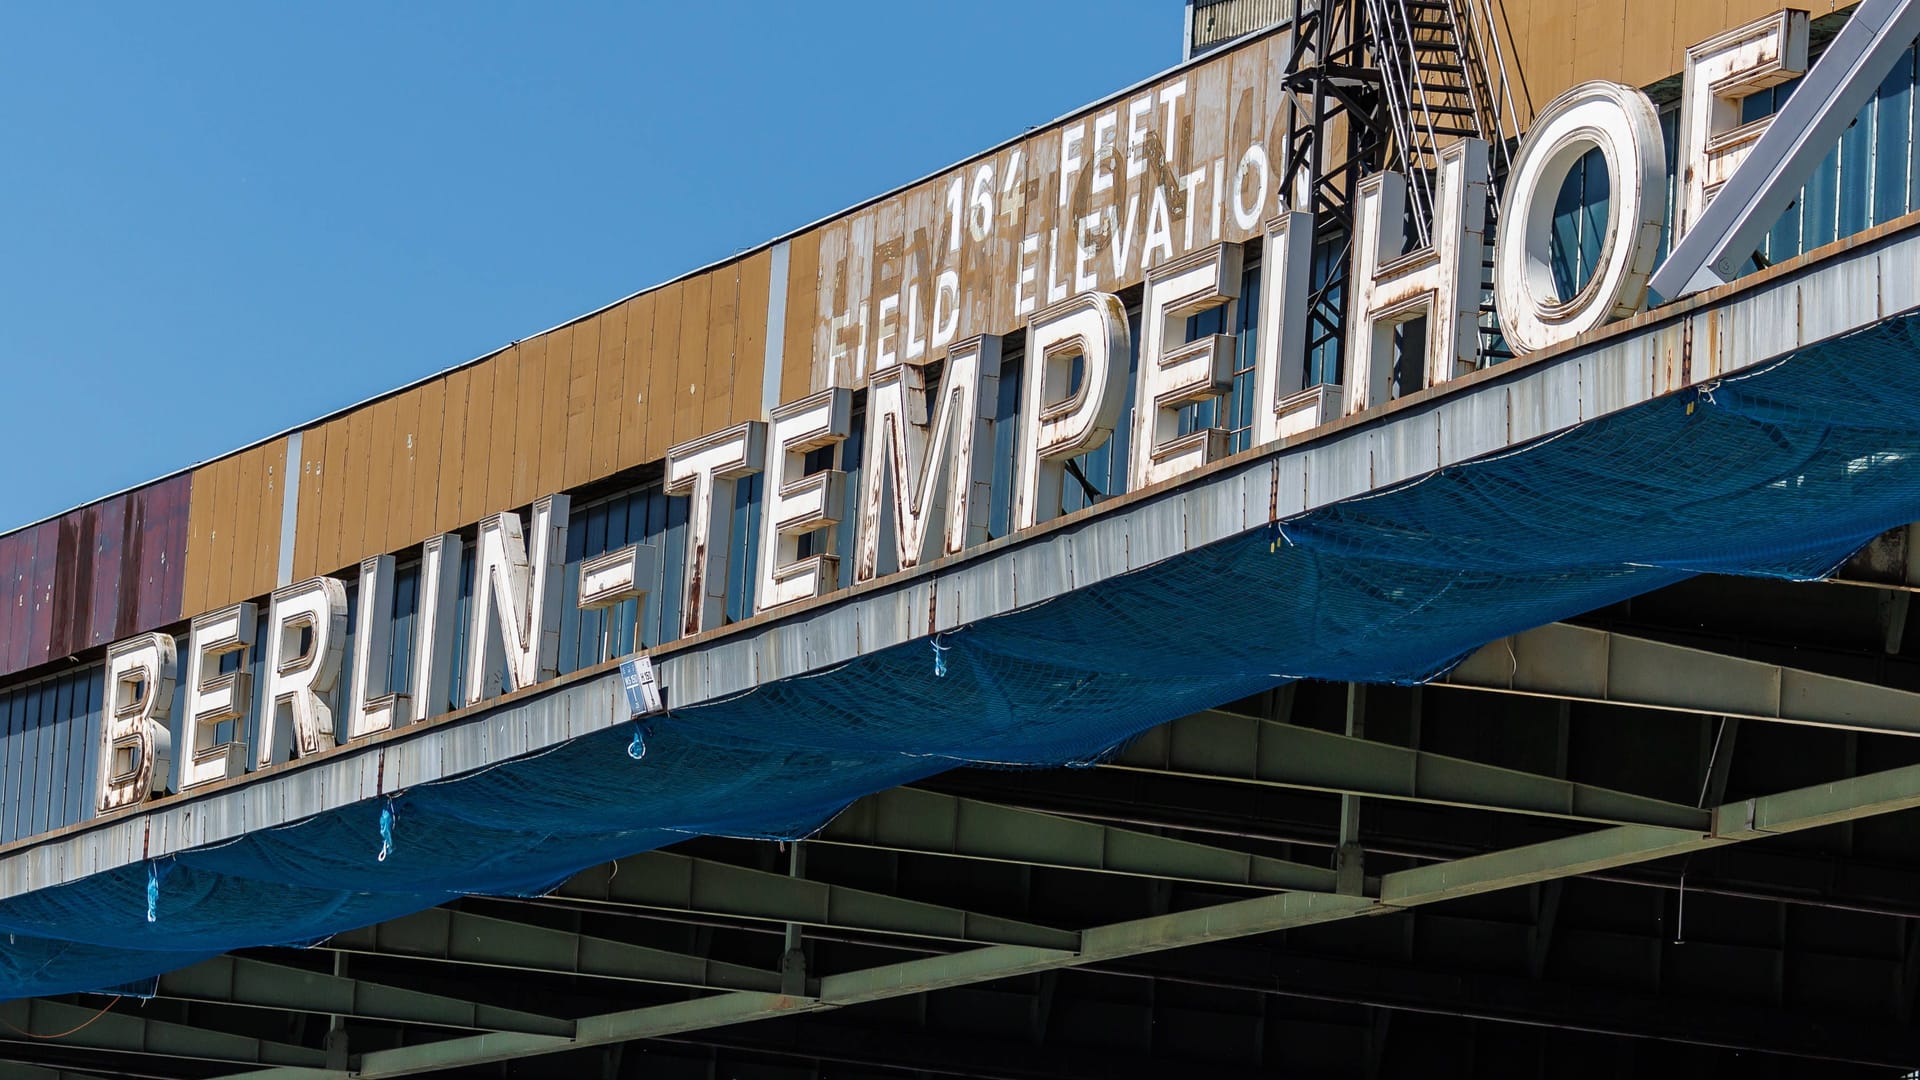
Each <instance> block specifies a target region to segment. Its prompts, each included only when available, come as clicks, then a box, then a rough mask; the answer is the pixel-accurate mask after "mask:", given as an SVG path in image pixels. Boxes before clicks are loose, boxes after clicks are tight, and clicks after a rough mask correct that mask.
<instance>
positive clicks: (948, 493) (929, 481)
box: [853, 337, 1000, 581]
mask: <svg viewBox="0 0 1920 1080" xmlns="http://www.w3.org/2000/svg"><path fill="white" fill-rule="evenodd" d="M999 388H1000V339H999V338H995V337H976V338H969V339H967V340H966V341H960V342H955V343H954V345H953V347H952V348H951V349H949V350H948V351H947V360H946V370H945V371H943V372H942V373H941V378H940V388H939V390H938V392H937V393H936V394H935V395H933V397H932V399H931V400H929V396H928V390H927V369H926V368H925V367H923V366H920V365H916V364H902V365H898V366H895V367H890V368H886V369H884V370H882V371H879V372H876V373H875V374H874V376H873V378H872V379H871V380H870V381H869V382H868V384H867V436H866V459H867V467H866V468H865V469H864V470H862V471H863V473H864V475H863V476H862V477H861V481H860V507H859V519H858V520H859V537H860V544H859V550H858V553H857V555H858V557H857V558H856V560H855V563H854V572H853V579H854V580H855V581H871V580H873V579H874V578H876V577H878V576H880V574H881V573H883V572H888V571H883V567H882V563H881V559H880V550H881V547H882V542H883V536H884V535H885V534H887V533H888V532H891V534H892V536H893V555H894V558H895V562H896V563H897V566H898V568H899V569H902V570H904V569H906V568H907V567H910V566H918V565H919V564H920V563H921V562H923V561H926V560H928V559H937V558H939V557H940V556H942V555H950V554H953V553H954V552H957V551H960V550H962V549H963V548H965V547H966V546H967V545H969V544H975V543H979V542H981V541H983V540H985V539H986V538H987V511H988V507H989V506H990V500H989V498H988V490H989V488H990V486H991V484H992V481H993V420H992V415H991V414H992V410H993V409H994V407H995V404H996V402H997V401H998V399H999V396H1000V392H999ZM888 511H891V513H890V514H889V513H888ZM936 520H942V521H943V522H944V530H943V531H942V530H937V529H936V527H935V525H934V522H935V521H936ZM888 526H891V529H889V528H888ZM890 569H891V568H888V570H890Z"/></svg>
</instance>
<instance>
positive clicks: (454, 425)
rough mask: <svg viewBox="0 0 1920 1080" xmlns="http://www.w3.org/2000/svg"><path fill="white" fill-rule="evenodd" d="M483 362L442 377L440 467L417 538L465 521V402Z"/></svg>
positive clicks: (470, 463)
mask: <svg viewBox="0 0 1920 1080" xmlns="http://www.w3.org/2000/svg"><path fill="white" fill-rule="evenodd" d="M483 366H485V365H475V366H474V367H466V368H461V369H460V370H458V371H450V372H448V373H447V377H446V379H445V380H444V381H445V383H446V389H445V390H444V391H443V392H442V394H441V397H442V398H443V400H444V402H445V403H444V404H443V405H442V406H441V411H440V415H441V420H440V468H439V472H438V475H437V476H436V478H435V481H434V506H433V519H432V522H431V523H430V524H429V525H428V526H427V528H426V529H424V530H422V531H421V533H420V539H422V540H425V539H426V538H427V537H429V536H433V535H436V534H438V533H443V532H451V531H453V530H454V529H456V528H458V527H460V526H461V525H464V524H466V522H467V520H468V519H467V518H465V517H462V516H461V513H462V509H463V507H462V505H461V503H462V499H463V498H464V495H463V494H462V493H463V492H464V491H465V489H466V485H467V482H468V477H469V476H470V475H471V472H472V466H473V464H474V462H473V458H472V455H471V454H470V452H469V450H470V444H469V443H468V441H467V423H468V413H467V403H468V401H469V400H470V399H471V398H472V394H473V390H472V384H473V377H474V373H475V372H476V371H478V370H479V368H480V367H483Z"/></svg>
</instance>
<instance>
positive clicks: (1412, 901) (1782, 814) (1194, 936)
mask: <svg viewBox="0 0 1920 1080" xmlns="http://www.w3.org/2000/svg"><path fill="white" fill-rule="evenodd" d="M1916 806H1920V765H1915V766H1907V767H1905V768H1899V769H1892V770H1888V771H1886V772H1881V773H1873V774H1869V775H1866V776H1859V777H1853V778H1850V779H1846V780H1840V781H1836V782H1833V783H1829V784H1822V785H1819V786H1816V787H1810V788H1801V789H1798V790H1795V791H1788V792H1782V793H1780V794H1777V795H1769V796H1762V797H1759V798H1753V799H1745V800H1741V801H1739V802H1734V803H1727V804H1724V805H1722V806H1720V807H1718V808H1716V809H1715V810H1714V811H1713V822H1712V828H1711V829H1710V830H1707V831H1698V830H1687V829H1671V828H1663V827H1659V826H1647V825H1623V826H1614V827H1611V828H1604V829H1598V830H1595V831H1593V832H1589V833H1582V834H1580V835H1577V836H1569V837H1563V838H1560V839H1556V840H1550V841H1547V842H1545V843H1540V844H1531V845H1528V846H1525V847H1521V848H1516V849H1513V850H1510V851H1500V852H1493V853H1490V854H1486V855H1477V856H1470V857H1467V858H1462V859H1457V860H1454V861H1453V862H1448V863H1439V864H1435V865H1431V866H1421V867H1415V868H1413V869H1409V870H1401V871H1396V872H1394V873H1390V874H1387V875H1385V876H1383V877H1382V878H1381V879H1380V891H1379V896H1378V898H1377V899H1376V898H1372V897H1368V896H1351V895H1341V894H1333V893H1309V892H1289V893H1276V894H1272V895H1268V896H1259V897H1253V898H1250V899H1247V900H1240V901H1235V902H1233V903H1228V904H1220V905H1216V906H1213V907H1207V908H1201V909H1197V910H1191V911H1181V912H1175V913H1171V914H1167V915H1157V916H1152V917H1149V918H1144V919H1134V920H1130V921H1128V922H1122V923H1115V924H1112V925H1109V926H1101V927H1094V928H1092V929H1089V930H1085V931H1082V932H1081V946H1080V948H1079V949H1078V950H1065V949H1047V948H1035V947H1030V946H1015V945H994V946H988V947H986V948H979V949H972V950H967V951H963V952H959V953H953V954H949V955H943V956H930V957H923V958H919V959H914V960H907V961H904V962H900V963H894V964H885V965H881V966H879V967H875V968H869V969H866V970H861V971H852V972H845V973H841V974H834V975H827V976H825V977H823V978H821V980H820V982H819V991H818V993H817V994H815V995H813V996H795V995H785V994H765V993H729V994H718V995H714V996H711V997H705V998H698V999H695V1000H693V1001H689V1002H679V1003H674V1004H671V1005H655V1006H650V1007H646V1008H641V1009H631V1010H625V1011H622V1012H617V1013H609V1014H607V1015H605V1016H599V1017H591V1018H588V1019H584V1020H581V1021H580V1022H579V1026H578V1032H579V1034H578V1035H577V1036H576V1037H575V1038H573V1039H563V1038H554V1037H551V1036H538V1035H479V1036H468V1037H464V1038H456V1039H449V1040H446V1041H443V1042H438V1043H428V1044H423V1045H419V1046H409V1047H403V1048H399V1049H394V1050H377V1051H374V1052H372V1053H369V1054H366V1055H365V1056H364V1057H362V1058H361V1060H360V1067H359V1070H358V1071H357V1072H347V1071H335V1072H327V1071H324V1070H311V1069H301V1070H297V1071H279V1072H274V1073H267V1074H255V1075H262V1076H268V1077H278V1078H279V1080H355V1078H358V1080H374V1078H380V1077H397V1076H410V1075H415V1074H418V1073H424V1072H432V1071H435V1070H439V1069H447V1068H455V1067H460V1066H467V1065H480V1064H487V1063H490V1062H497V1061H505V1060H509V1059H513V1058H518V1057H525V1056H529V1055H535V1054H543V1053H551V1052H555V1051H559V1050H570V1049H582V1048H586V1047H591V1046H600V1045H607V1044H610V1043H614V1042H624V1041H627V1040H629V1039H635V1038H650V1037H658V1036H662V1035H667V1034H676V1033H679V1032H685V1031H692V1030H698V1029H700V1028H703V1027H713V1026H720V1025H723V1024H734V1023H741V1022H744V1021H748V1020H755V1019H763V1018H767V1017H772V1016H783V1015H792V1014H795V1013H798V1012H807V1011H813V1010H818V1009H828V1008H835V1007H838V1006H842V1005H852V1004H858V1003H861V1002H869V1001H879V1000H882V999H886V998H892V997H899V996H903V995H908V994H918V993H922V992H926V991H930V990H939V989H943V988H947V987H953V986H961V985H966V984H970V983H981V982H990V981H993V980H997V979H1004V978H1009V977H1012V976H1016V975H1024V974H1031V973H1035V972H1041V971H1047V970H1051V969H1054V968H1062V967H1074V966H1079V965H1084V964H1092V963H1099V962H1102V961H1113V960H1124V959H1127V958H1130V957H1135V956H1141V955H1145V954H1148V953H1154V952H1160V951H1163V950H1166V949H1175V948H1180V947H1182V946H1187V945H1197V944H1202V943H1205V942H1211V941H1223V940H1228V939H1232V938H1239V937H1246V936H1249V935H1253V934H1263V933H1269V932H1271V931H1275V930H1283V929H1292V928H1298V927H1305V926H1312V925H1316V924H1319V923H1327V922H1334V921H1337V920H1341V919H1347V918H1352V917H1355V916H1361V915H1371V914H1379V913H1382V912H1387V911H1393V910H1396V909H1402V908H1408V907H1413V906H1417V905H1422V904H1432V903H1439V902H1443V901H1447V900H1453V899H1458V898H1461V897H1466V896H1474V895H1479V894H1482V893H1488V892H1494V891H1497V890H1500V889H1507V888H1512V887H1514V886H1518V885H1526V884H1532V883H1535V882H1543V881H1552V880H1556V879H1560V878H1565V877H1571V876H1575V875H1579V874H1584V873H1591V872H1594V871H1600V870H1607V869H1613V868H1618V867H1621V866H1627V865H1630V864H1633V863H1638V862H1644V861H1648V860H1652V859H1660V858H1665V857H1668V856H1672V855H1679V854H1685V853H1687V852H1690V851H1698V850H1703V849H1706V848H1712V847H1719V846H1723V845H1727V844H1736V843H1740V842H1742V841H1746V840H1750V839H1754V838H1757V837H1762V836H1772V835H1779V834H1783V833H1789V832H1797V831H1800V830H1804V829H1812V828H1819V827H1821V826H1824V825H1831V824H1836V823H1838V822H1843V821H1854V820H1858V819H1860V818H1865V817H1871V816H1874V815H1878V814H1885V813H1892V812H1894V811H1898V810H1905V809H1909V808H1913V807H1916Z"/></svg>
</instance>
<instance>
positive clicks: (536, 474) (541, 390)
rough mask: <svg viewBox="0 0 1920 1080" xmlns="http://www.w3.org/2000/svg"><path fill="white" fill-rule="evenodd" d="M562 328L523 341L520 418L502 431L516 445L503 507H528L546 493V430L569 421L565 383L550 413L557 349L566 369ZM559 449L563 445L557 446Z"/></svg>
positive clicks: (562, 365) (560, 360)
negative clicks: (551, 376) (542, 484)
mask: <svg viewBox="0 0 1920 1080" xmlns="http://www.w3.org/2000/svg"><path fill="white" fill-rule="evenodd" d="M558 334H559V331H556V332H555V333H551V334H541V335H539V336H538V337H531V338H528V339H527V340H525V341H523V342H521V343H520V348H519V349H518V350H516V351H517V352H518V353H519V360H518V363H517V364H516V367H518V369H519V376H520V389H519V391H518V393H519V395H520V403H519V405H518V410H519V419H518V420H517V421H516V422H515V423H514V426H513V430H512V431H510V432H504V433H502V434H503V435H505V437H506V438H507V441H508V442H510V443H512V444H513V485H512V487H510V488H509V489H508V490H507V492H506V500H507V501H506V502H505V503H504V504H503V505H502V509H505V508H507V507H515V506H527V505H530V504H532V502H533V500H535V499H537V498H539V497H540V496H541V495H542V494H545V493H544V492H543V491H541V489H540V466H541V461H542V459H544V458H545V457H546V456H547V441H546V440H547V432H548V431H549V429H550V427H551V429H553V430H555V431H557V430H558V429H559V428H560V427H561V426H562V423H563V422H564V421H565V420H566V409H567V403H566V392H565V388H564V385H563V386H562V390H561V393H560V395H559V400H557V401H553V402H552V403H551V411H552V413H553V416H552V417H551V419H550V418H549V416H548V412H549V402H548V400H547V399H548V394H547V389H548V387H549V385H550V384H549V381H548V376H549V374H550V373H551V368H552V367H553V365H554V362H555V358H556V351H557V356H558V361H559V366H560V370H561V372H562V373H563V375H564V373H565V371H566V369H567V354H566V349H567V342H566V341H563V340H561V339H560V338H559V337H558ZM554 449H555V450H556V451H557V450H559V449H560V448H559V447H554Z"/></svg>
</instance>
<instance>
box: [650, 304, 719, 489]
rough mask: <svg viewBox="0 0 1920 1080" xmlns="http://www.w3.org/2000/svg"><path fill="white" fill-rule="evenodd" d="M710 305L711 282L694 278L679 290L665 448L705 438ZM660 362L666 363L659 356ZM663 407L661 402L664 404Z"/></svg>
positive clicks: (665, 356) (666, 357)
mask: <svg viewBox="0 0 1920 1080" xmlns="http://www.w3.org/2000/svg"><path fill="white" fill-rule="evenodd" d="M712 304H713V278H712V276H711V275H709V274H695V275H694V276H692V277H690V278H688V279H687V280H686V281H685V282H683V283H682V284H681V287H680V340H679V344H678V347H677V348H675V349H674V351H673V353H672V354H671V363H672V365H673V371H674V382H673V399H672V400H673V405H672V411H673V429H672V430H673V434H672V435H671V436H669V438H668V441H667V444H666V446H662V447H660V453H661V454H662V455H664V454H665V453H666V451H667V447H671V446H678V445H679V444H681V443H683V442H686V441H687V440H689V439H696V438H699V437H700V436H701V435H703V434H705V433H706V432H705V429H704V428H702V427H701V426H700V419H701V415H702V405H703V403H704V401H705V398H706V395H707V393H708V392H709V388H708V386H707V333H708V327H707V315H708V312H709V310H710V309H711V307H712ZM660 359H661V360H663V361H665V360H668V356H667V355H666V354H664V353H663V354H662V356H661V357H660ZM663 404H664V402H663Z"/></svg>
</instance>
